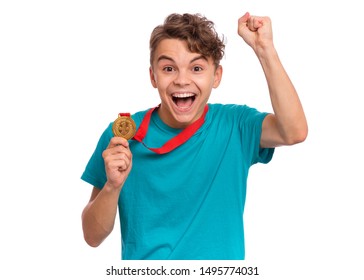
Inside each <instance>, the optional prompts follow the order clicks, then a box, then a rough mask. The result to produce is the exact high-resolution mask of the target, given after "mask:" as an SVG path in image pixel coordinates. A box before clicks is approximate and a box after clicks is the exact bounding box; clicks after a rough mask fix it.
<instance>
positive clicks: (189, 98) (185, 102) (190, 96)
mask: <svg viewBox="0 0 364 280" xmlns="http://www.w3.org/2000/svg"><path fill="white" fill-rule="evenodd" d="M195 99H196V94H194V93H191V92H184V93H174V94H173V95H172V100H173V102H174V104H176V105H177V107H178V108H180V109H187V108H190V107H191V106H192V104H193V102H194V101H195Z"/></svg>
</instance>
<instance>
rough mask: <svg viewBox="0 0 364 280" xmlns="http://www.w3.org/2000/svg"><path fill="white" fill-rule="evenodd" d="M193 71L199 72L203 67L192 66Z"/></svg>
mask: <svg viewBox="0 0 364 280" xmlns="http://www.w3.org/2000/svg"><path fill="white" fill-rule="evenodd" d="M192 70H193V72H201V71H202V70H203V69H202V67H201V66H193V69H192Z"/></svg>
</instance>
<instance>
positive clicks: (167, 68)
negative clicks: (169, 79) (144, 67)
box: [163, 66, 173, 72]
mask: <svg viewBox="0 0 364 280" xmlns="http://www.w3.org/2000/svg"><path fill="white" fill-rule="evenodd" d="M163 71H165V72H172V71H173V67H172V66H166V67H164V68H163Z"/></svg>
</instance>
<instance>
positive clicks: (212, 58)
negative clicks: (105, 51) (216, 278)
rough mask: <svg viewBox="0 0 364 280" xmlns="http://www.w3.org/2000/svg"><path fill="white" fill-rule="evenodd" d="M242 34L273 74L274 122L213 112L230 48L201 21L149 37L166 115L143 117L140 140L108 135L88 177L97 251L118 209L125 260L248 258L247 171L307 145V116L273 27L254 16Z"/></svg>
mask: <svg viewBox="0 0 364 280" xmlns="http://www.w3.org/2000/svg"><path fill="white" fill-rule="evenodd" d="M238 34H239V35H240V36H241V37H242V38H243V39H244V41H245V42H246V43H247V44H248V45H249V46H251V47H252V48H253V50H254V52H255V53H256V55H257V57H258V59H259V61H260V63H261V65H262V68H263V71H264V73H265V76H266V79H267V83H268V89H269V93H270V98H271V102H272V107H273V110H274V114H267V113H261V112H258V111H257V110H255V109H253V108H250V107H247V106H245V105H221V104H208V103H207V102H208V100H209V97H210V94H211V91H212V89H213V88H217V87H218V86H219V84H220V81H221V77H222V66H221V65H220V60H221V58H222V57H223V55H224V47H225V46H224V44H223V42H222V41H221V40H220V39H219V37H218V35H217V33H216V31H215V29H214V24H213V23H212V22H211V21H209V20H207V19H206V18H205V17H203V16H201V15H192V14H183V15H179V14H171V15H170V16H168V17H167V18H166V20H165V22H164V24H163V25H160V26H157V27H156V28H155V29H154V30H153V32H152V34H151V38H150V80H151V83H152V86H153V87H154V88H156V89H158V92H159V95H160V99H161V103H160V105H159V106H158V107H156V108H152V109H150V110H147V111H143V112H138V113H135V114H134V115H133V116H132V118H133V119H134V121H135V123H136V128H137V134H136V135H135V136H134V138H133V139H132V140H129V141H127V140H126V139H124V138H123V137H114V135H113V132H112V124H110V125H109V127H108V128H107V129H106V130H105V132H104V133H103V135H102V136H101V138H100V140H99V143H98V145H97V148H96V150H95V152H94V154H93V155H92V157H91V159H90V161H89V163H88V165H87V167H86V169H85V172H84V173H83V175H82V179H83V180H85V181H86V182H88V183H90V184H92V185H93V186H94V188H93V191H92V194H91V198H90V201H89V203H88V204H87V205H86V207H85V209H84V211H83V214H82V225H83V231H84V237H85V240H86V242H87V243H88V244H89V245H90V246H94V247H96V246H98V245H99V244H101V243H102V241H103V240H104V239H105V238H106V237H107V236H108V235H109V234H110V232H111V231H112V230H113V226H114V221H115V218H116V213H117V209H118V207H119V216H120V217H119V218H120V225H121V232H122V258H123V259H205V260H207V259H244V258H245V249H244V228H243V210H244V204H245V193H246V181H247V176H248V171H249V167H250V166H251V165H253V164H255V163H257V162H262V163H268V162H269V161H270V160H271V158H272V155H273V151H274V148H275V147H277V146H281V145H293V144H296V143H299V142H302V141H304V140H305V138H306V135H307V123H306V119H305V115H304V112H303V109H302V106H301V103H300V101H299V98H298V96H297V93H296V91H295V88H294V86H293V85H292V83H291V81H290V79H289V77H288V75H287V74H286V72H285V70H284V68H283V66H282V64H281V62H280V60H279V58H278V55H277V52H276V50H275V48H274V45H273V40H272V29H271V22H270V19H269V18H267V17H257V16H251V15H250V14H249V13H246V14H245V15H244V16H242V17H241V18H240V19H239V21H238Z"/></svg>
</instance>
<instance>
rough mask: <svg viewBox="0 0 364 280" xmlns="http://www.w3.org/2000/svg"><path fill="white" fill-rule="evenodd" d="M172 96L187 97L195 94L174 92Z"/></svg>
mask: <svg viewBox="0 0 364 280" xmlns="http://www.w3.org/2000/svg"><path fill="white" fill-rule="evenodd" d="M172 96H173V97H176V98H187V97H191V96H195V94H193V93H191V92H182V93H174V94H173V95H172Z"/></svg>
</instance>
